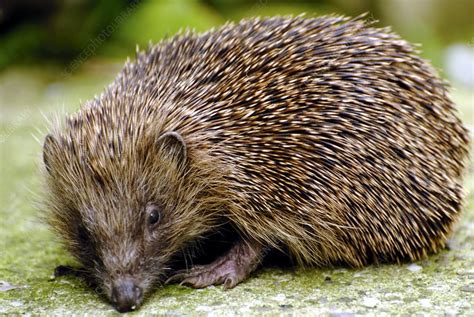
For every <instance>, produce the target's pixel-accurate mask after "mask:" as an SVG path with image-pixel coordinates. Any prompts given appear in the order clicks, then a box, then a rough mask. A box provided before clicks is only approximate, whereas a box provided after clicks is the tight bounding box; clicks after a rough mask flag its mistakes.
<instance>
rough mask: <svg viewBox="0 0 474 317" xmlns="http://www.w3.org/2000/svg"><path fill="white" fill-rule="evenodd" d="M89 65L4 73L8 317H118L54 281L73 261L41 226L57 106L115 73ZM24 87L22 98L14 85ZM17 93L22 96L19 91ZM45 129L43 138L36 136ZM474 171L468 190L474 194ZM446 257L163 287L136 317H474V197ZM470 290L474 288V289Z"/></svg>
mask: <svg viewBox="0 0 474 317" xmlns="http://www.w3.org/2000/svg"><path fill="white" fill-rule="evenodd" d="M102 67H103V68H102V69H104V70H107V71H105V72H103V73H99V74H98V73H97V71H96V69H97V68H94V67H90V66H89V65H86V66H85V67H84V72H83V73H82V74H80V75H78V76H75V77H71V78H66V79H61V80H59V79H58V80H57V81H55V79H54V76H52V75H51V74H52V73H53V72H54V71H57V70H55V69H28V70H24V69H23V70H11V71H9V72H7V73H4V74H2V75H0V83H1V84H0V95H1V96H2V109H1V111H2V116H1V117H0V137H1V138H0V146H1V148H0V155H1V164H0V171H1V178H0V199H1V204H0V219H1V226H2V228H1V230H0V280H2V281H6V282H9V283H11V284H14V285H17V286H19V288H17V289H13V290H9V291H3V292H2V291H0V314H8V315H11V314H13V315H20V314H32V315H45V314H48V315H57V316H62V315H70V314H80V315H83V314H90V315H105V316H113V315H118V314H117V313H116V312H115V311H114V310H113V309H112V308H111V306H110V305H109V304H108V303H107V302H106V301H105V299H104V298H103V297H101V296H100V295H99V294H98V293H97V292H95V291H94V290H92V289H90V288H89V287H87V286H86V285H85V284H84V283H83V282H82V281H81V280H79V279H77V278H73V277H64V278H58V279H51V274H52V272H53V270H54V268H55V267H56V266H57V265H59V264H73V263H74V261H73V259H72V258H71V257H70V256H69V255H68V254H67V253H66V252H65V251H64V250H63V249H62V248H61V246H60V245H59V244H58V242H57V240H56V239H55V237H54V236H53V235H52V234H51V233H50V232H49V231H48V229H47V228H46V227H45V226H44V225H43V224H41V223H40V221H39V219H38V217H37V208H36V207H35V201H36V200H37V197H38V196H40V193H41V183H40V181H39V173H38V163H39V160H40V152H41V145H40V144H39V143H38V142H37V141H36V140H35V139H34V137H33V136H35V135H36V136H37V137H38V139H40V140H41V139H42V138H43V136H44V134H45V128H44V126H45V123H44V122H45V120H44V118H43V117H42V115H41V113H42V112H43V113H45V114H46V116H47V117H51V113H55V112H57V109H61V108H63V107H64V108H65V110H69V111H74V109H77V107H78V106H79V99H82V100H85V99H87V98H90V97H92V96H93V94H97V93H99V92H100V91H101V90H102V89H103V87H104V85H106V84H107V83H108V82H109V81H110V80H111V79H112V78H113V76H114V73H115V71H116V67H115V66H114V65H112V67H111V68H110V66H102ZM18 85H21V87H22V90H24V91H25V94H22V95H21V97H19V96H18V93H17V92H15V89H14V87H18ZM17 91H18V90H17ZM473 97H474V94H473V93H472V92H465V91H455V93H454V98H455V100H456V102H457V103H458V104H459V106H460V110H461V114H462V116H463V118H464V120H465V121H466V122H467V123H468V124H469V125H470V126H473V124H474V117H473V113H472V109H473V108H474V105H473V101H472V100H473ZM37 128H39V129H40V132H37V131H36V129H37ZM473 173H474V169H473V168H472V166H471V169H470V173H469V175H468V176H467V178H466V186H467V187H468V189H469V190H471V191H472V189H473V188H474V175H473ZM467 201H468V203H467V206H466V212H465V214H464V217H463V218H462V220H461V222H460V223H459V225H458V228H457V230H456V232H455V234H454V236H453V238H452V239H451V241H450V247H451V249H450V250H445V251H443V252H441V253H440V254H438V255H434V256H432V257H430V258H429V259H427V260H425V261H419V262H417V263H416V265H417V266H419V267H421V269H420V268H419V267H416V266H410V264H404V265H380V266H370V267H367V268H364V269H359V270H354V269H342V268H335V269H327V268H326V269H307V270H303V269H298V270H296V271H291V270H282V269H270V268H267V269H264V270H261V271H259V272H256V273H255V274H254V276H253V277H252V278H251V279H249V280H248V281H246V282H245V283H243V284H241V285H239V286H238V287H236V288H235V289H232V290H229V291H224V290H222V288H221V287H209V288H207V289H204V290H192V289H190V288H187V287H183V286H178V285H168V286H166V287H163V288H159V289H157V290H156V292H154V293H153V294H152V295H151V296H150V298H148V299H147V301H146V302H145V304H144V306H143V307H142V308H141V309H140V310H139V311H138V312H136V313H134V314H135V315H149V314H166V315H175V314H177V315H183V314H185V315H207V314H209V313H211V312H212V313H215V314H216V315H225V314H231V313H234V314H241V315H248V314H254V315H268V316H273V315H275V314H285V315H286V314H296V315H306V314H312V315H318V314H327V315H329V314H333V315H337V314H342V313H355V314H374V315H378V314H380V313H387V314H415V313H425V314H437V315H438V314H445V313H446V314H468V313H469V312H471V313H472V311H473V309H474V307H473V302H474V293H473V292H472V286H473V284H474V260H473V259H474V233H473V231H474V230H473V229H474V196H473V195H472V193H471V194H469V196H468V199H467ZM470 290H471V291H470Z"/></svg>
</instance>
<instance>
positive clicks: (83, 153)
mask: <svg viewBox="0 0 474 317" xmlns="http://www.w3.org/2000/svg"><path fill="white" fill-rule="evenodd" d="M468 143H469V137H468V133H467V130H466V129H465V128H464V127H463V125H462V123H461V121H460V120H459V118H458V117H457V112H456V110H455V106H454V104H453V103H452V101H451V99H450V98H449V95H448V92H447V89H446V84H445V83H444V82H443V81H442V80H441V79H439V77H438V76H437V75H436V72H435V71H434V70H433V69H432V68H431V67H430V66H429V65H428V64H427V62H425V61H424V60H422V59H421V58H419V57H418V56H417V55H416V54H415V51H414V49H413V48H412V46H411V45H409V44H408V43H407V42H405V41H403V40H402V39H400V38H399V37H398V36H397V35H395V34H393V33H392V32H390V31H389V30H388V29H377V28H373V27H370V26H369V25H367V23H366V22H364V21H363V20H362V19H361V18H356V19H352V20H349V19H347V18H343V17H336V16H329V17H321V18H317V19H310V18H308V19H305V18H302V17H297V18H281V17H277V18H270V19H263V20H260V19H251V20H244V21H242V22H240V23H239V24H235V25H234V24H227V25H225V26H223V27H221V28H219V29H218V30H215V31H210V32H207V33H204V34H201V35H196V34H194V33H190V32H188V33H185V34H182V35H179V36H176V37H174V38H172V39H170V40H167V41H164V42H162V43H160V44H158V45H156V46H152V47H150V48H149V49H148V50H147V51H146V52H138V54H137V60H136V61H135V62H133V63H130V62H127V64H126V65H125V67H124V69H123V70H122V71H121V72H120V74H119V75H118V77H117V78H116V79H115V81H114V82H113V83H112V84H111V85H110V86H109V87H108V88H107V89H106V90H105V92H104V93H103V94H102V95H101V96H99V97H97V98H95V99H94V100H92V101H89V102H88V103H86V104H85V105H84V106H83V107H82V108H81V110H80V111H79V112H78V113H76V114H74V115H73V116H71V117H69V118H68V119H67V120H66V123H65V124H64V126H63V127H57V128H55V129H54V130H53V132H52V133H51V134H50V136H48V137H47V139H46V142H45V146H44V161H45V165H46V169H47V170H48V173H47V175H46V178H47V184H48V189H49V196H48V198H47V203H48V206H49V210H50V213H49V214H48V219H49V222H50V223H51V225H52V227H53V228H54V229H55V230H56V231H57V232H58V233H59V234H60V236H62V237H63V238H64V241H65V243H66V245H67V247H68V248H69V250H70V251H71V252H72V254H74V255H75V256H76V257H77V258H78V259H79V260H80V261H81V262H82V263H83V264H84V265H85V266H86V267H88V268H90V269H91V270H92V271H93V272H94V273H95V274H96V276H97V279H98V280H99V282H101V283H102V285H103V286H104V288H105V289H106V290H109V289H110V283H112V282H111V281H113V279H114V278H115V277H116V275H130V276H133V277H134V278H135V279H136V280H137V281H139V283H141V284H140V285H142V287H143V289H145V290H148V289H149V286H150V285H151V284H152V283H153V281H155V280H157V279H158V278H159V276H160V275H161V274H163V273H164V272H165V269H166V267H167V265H168V261H169V259H170V257H171V256H172V255H173V254H174V253H176V252H178V251H179V250H180V249H182V248H183V247H184V246H185V245H186V244H188V243H190V242H193V241H195V240H199V239H200V237H202V235H204V234H205V233H206V232H209V231H213V230H215V228H216V226H218V225H220V223H219V221H221V220H218V219H225V220H226V221H228V222H230V223H231V224H232V225H233V226H234V227H235V228H236V230H237V231H238V232H239V234H241V235H242V237H243V238H244V239H248V238H251V239H253V240H255V241H258V242H259V243H260V244H262V245H267V246H271V247H279V246H281V245H285V246H286V247H288V249H289V250H290V252H291V255H292V256H294V257H295V258H296V259H297V260H298V261H299V263H301V264H309V265H327V264H335V263H337V264H338V263H344V264H348V265H352V266H363V265H366V264H368V263H372V262H381V261H389V262H398V261H404V260H407V259H410V260H415V259H420V258H423V257H425V256H426V255H427V254H430V253H432V252H437V251H438V250H440V249H441V248H443V247H444V245H445V242H446V239H447V236H448V235H449V234H450V233H451V231H452V226H453V224H454V223H455V222H456V220H457V219H458V218H459V215H460V213H461V209H462V200H463V195H464V194H463V190H462V173H463V170H464V160H465V159H466V157H467V152H468ZM150 206H153V208H159V209H160V211H161V214H162V218H161V219H160V222H159V225H158V226H156V227H154V229H153V230H150V228H149V225H148V223H147V219H148V218H147V217H148V215H147V210H150V208H151V207H150ZM109 293H110V291H109ZM109 297H110V294H109Z"/></svg>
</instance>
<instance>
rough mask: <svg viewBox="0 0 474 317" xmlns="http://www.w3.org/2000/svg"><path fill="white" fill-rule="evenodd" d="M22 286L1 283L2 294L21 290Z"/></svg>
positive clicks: (0, 290)
mask: <svg viewBox="0 0 474 317" xmlns="http://www.w3.org/2000/svg"><path fill="white" fill-rule="evenodd" d="M20 287H21V286H18V285H13V284H10V283H8V282H5V281H0V292H6V291H9V290H12V289H17V288H20Z"/></svg>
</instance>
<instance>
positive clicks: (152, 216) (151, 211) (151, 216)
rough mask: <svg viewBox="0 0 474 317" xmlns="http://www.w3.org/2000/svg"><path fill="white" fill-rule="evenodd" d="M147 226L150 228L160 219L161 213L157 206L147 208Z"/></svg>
mask: <svg viewBox="0 0 474 317" xmlns="http://www.w3.org/2000/svg"><path fill="white" fill-rule="evenodd" d="M147 214H148V224H149V225H150V226H152V225H154V224H156V223H158V222H159V221H160V219H161V213H160V210H159V209H158V207H157V206H155V205H151V206H148V207H147Z"/></svg>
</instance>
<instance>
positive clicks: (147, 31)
mask: <svg viewBox="0 0 474 317" xmlns="http://www.w3.org/2000/svg"><path fill="white" fill-rule="evenodd" d="M363 12H369V19H370V20H379V22H378V23H377V25H379V26H387V25H391V26H392V27H393V29H394V30H395V31H396V32H397V33H399V34H400V35H401V36H402V37H404V38H405V39H407V40H409V41H411V42H413V43H421V44H422V45H423V46H422V54H423V56H424V57H425V58H427V59H430V60H431V61H432V63H433V64H434V65H435V66H436V67H438V68H443V69H444V70H445V74H444V76H446V77H450V78H451V79H452V80H455V81H456V82H457V83H459V84H462V85H465V86H467V87H473V85H474V78H473V73H474V65H473V63H474V22H473V21H474V18H473V14H474V1H473V0H417V1H412V0H351V1H346V0H313V1H308V0H306V1H272V0H154V1H153V0H148V1H138V0H118V1H104V0H99V1H96V0H2V1H0V70H5V69H6V68H8V67H10V66H12V65H15V64H21V65H35V64H45V63H48V64H49V63H54V64H61V67H62V73H63V75H65V74H64V73H74V72H75V71H78V70H80V69H81V67H83V66H84V65H83V64H84V63H86V62H87V61H89V60H92V59H95V60H97V59H108V60H113V59H119V60H123V59H124V58H125V57H126V56H131V55H133V53H134V51H135V46H136V44H139V45H140V46H141V47H143V46H145V45H146V44H147V43H148V41H150V40H151V41H153V42H157V41H159V40H160V39H162V38H163V37H166V36H171V35H173V34H174V33H176V32H177V31H178V30H180V29H182V28H186V27H189V28H192V29H196V30H197V31H204V30H207V29H209V28H211V27H213V26H218V25H221V24H223V23H224V22H225V21H227V20H232V21H238V20H240V19H241V18H243V17H249V16H270V15H287V14H300V13H307V14H308V15H310V16H315V15H322V14H329V13H339V14H345V15H351V16H355V15H359V14H361V13H363Z"/></svg>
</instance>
